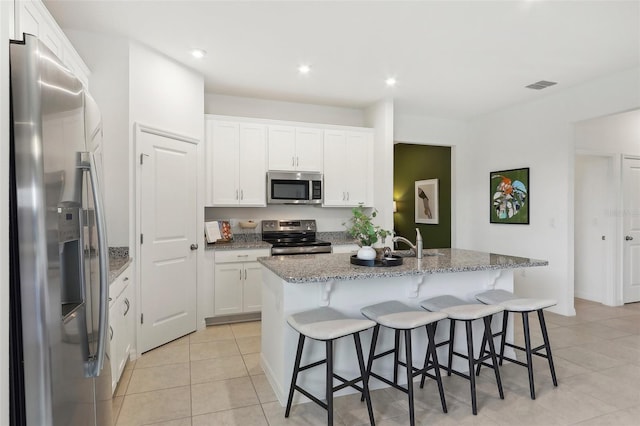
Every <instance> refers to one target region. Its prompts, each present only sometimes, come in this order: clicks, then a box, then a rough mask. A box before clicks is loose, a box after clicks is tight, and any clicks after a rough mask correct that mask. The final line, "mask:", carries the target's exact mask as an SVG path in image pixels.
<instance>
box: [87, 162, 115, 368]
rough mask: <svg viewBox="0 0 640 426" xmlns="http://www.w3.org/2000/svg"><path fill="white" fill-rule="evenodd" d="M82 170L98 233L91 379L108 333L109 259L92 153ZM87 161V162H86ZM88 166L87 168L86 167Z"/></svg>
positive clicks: (101, 355) (102, 352)
mask: <svg viewBox="0 0 640 426" xmlns="http://www.w3.org/2000/svg"><path fill="white" fill-rule="evenodd" d="M82 157H83V161H82V164H83V166H84V167H83V168H85V170H88V172H89V179H90V180H91V192H92V197H93V205H94V207H95V215H96V230H97V233H98V261H99V265H100V274H99V275H100V306H99V313H98V345H97V348H96V353H95V355H94V356H93V357H92V359H91V360H90V362H89V366H88V367H89V368H88V374H89V376H91V377H98V376H99V375H100V371H102V366H103V365H104V358H105V353H106V345H107V333H108V326H109V324H108V318H107V314H108V309H109V259H108V257H107V252H108V247H107V233H106V225H105V218H104V206H103V204H102V196H101V195H100V194H101V192H100V188H101V186H100V181H99V177H98V170H97V169H96V160H95V156H94V154H93V153H88V152H84V153H82ZM87 160H88V161H87ZM87 166H88V167H87Z"/></svg>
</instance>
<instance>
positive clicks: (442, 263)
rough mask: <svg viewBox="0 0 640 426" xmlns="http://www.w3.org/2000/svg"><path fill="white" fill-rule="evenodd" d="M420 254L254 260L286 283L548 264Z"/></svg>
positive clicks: (456, 252) (447, 252)
mask: <svg viewBox="0 0 640 426" xmlns="http://www.w3.org/2000/svg"><path fill="white" fill-rule="evenodd" d="M424 254H425V255H424V258H423V259H416V258H415V257H406V258H404V259H403V264H402V265H400V266H393V267H368V266H358V265H352V264H351V263H350V260H349V258H350V256H351V254H349V253H334V254H318V255H299V256H271V257H261V258H258V261H259V262H260V263H261V264H262V265H264V266H265V267H266V268H268V269H270V270H271V271H273V272H274V273H275V274H276V275H278V276H279V277H280V278H282V279H283V280H285V281H287V282H290V283H313V282H326V281H330V280H358V279H367V278H383V277H401V276H412V275H423V274H432V273H447V272H466V271H486V270H497V269H516V268H526V267H532V266H545V265H548V264H549V262H548V261H546V260H538V259H530V258H526V257H517V256H507V255H503V254H495V253H485V252H479V251H473V250H462V249H433V250H425V251H424Z"/></svg>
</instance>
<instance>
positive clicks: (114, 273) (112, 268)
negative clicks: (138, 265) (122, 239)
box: [109, 247, 132, 284]
mask: <svg viewBox="0 0 640 426" xmlns="http://www.w3.org/2000/svg"><path fill="white" fill-rule="evenodd" d="M131 261H132V259H131V258H130V257H129V247H109V284H111V283H113V282H114V281H115V280H116V279H117V278H118V277H119V276H120V274H121V273H123V272H124V270H125V269H127V266H129V265H130V264H131Z"/></svg>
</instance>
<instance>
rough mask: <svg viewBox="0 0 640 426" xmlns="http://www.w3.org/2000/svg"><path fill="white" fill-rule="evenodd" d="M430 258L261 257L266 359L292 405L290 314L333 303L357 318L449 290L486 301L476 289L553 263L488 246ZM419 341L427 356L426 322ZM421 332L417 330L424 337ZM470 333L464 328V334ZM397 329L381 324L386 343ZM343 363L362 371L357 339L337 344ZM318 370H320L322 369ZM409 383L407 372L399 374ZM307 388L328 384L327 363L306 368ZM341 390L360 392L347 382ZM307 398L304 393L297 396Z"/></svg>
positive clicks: (317, 354) (352, 373)
mask: <svg viewBox="0 0 640 426" xmlns="http://www.w3.org/2000/svg"><path fill="white" fill-rule="evenodd" d="M424 254H425V256H424V258H423V259H420V260H418V259H416V258H415V257H406V258H403V265H401V266H395V267H366V266H357V265H352V264H351V263H350V261H349V258H350V256H351V255H350V254H349V253H335V254H317V255H301V256H272V257H261V258H259V259H258V260H259V262H260V263H261V264H262V265H263V268H262V283H263V284H262V338H261V339H262V340H261V345H262V346H261V348H262V353H261V365H262V366H263V369H264V371H265V374H266V377H267V380H268V381H269V383H270V384H271V386H272V388H273V390H274V392H275V394H276V396H277V398H278V400H279V402H280V403H281V404H282V405H284V404H285V402H286V397H287V395H288V392H289V386H290V383H291V372H292V371H293V363H294V359H295V354H296V342H297V339H298V334H297V333H296V332H295V330H293V328H291V327H290V326H289V325H288V324H287V317H289V315H291V314H293V313H296V312H301V311H306V310H310V309H314V308H317V307H318V306H330V307H332V308H335V309H337V310H339V311H341V312H343V313H345V314H346V315H349V316H352V317H354V318H358V317H361V313H360V309H362V308H363V307H365V306H368V305H372V304H376V303H380V302H383V301H388V300H399V301H401V302H403V303H406V304H408V305H410V306H412V307H414V308H415V309H421V308H420V302H421V301H422V300H425V299H428V298H430V297H435V296H441V295H452V296H456V297H458V298H460V299H462V300H464V301H466V302H468V303H478V302H477V300H476V299H475V295H476V294H478V293H481V292H483V291H485V290H489V289H500V290H507V291H513V284H514V269H517V268H525V267H538V266H545V265H547V264H548V262H547V261H546V260H538V259H530V258H524V257H518V256H508V255H502V254H495V253H484V252H478V251H472V250H462V249H437V250H425V251H424ZM509 321H510V324H509V327H508V329H507V341H509V342H513V325H512V321H513V320H512V319H510V320H509ZM500 323H501V318H500V316H499V315H497V316H496V317H495V318H493V326H494V327H495V328H496V329H497V328H499V327H500ZM472 327H473V339H474V342H475V345H476V347H479V346H480V343H481V339H482V332H481V327H480V322H478V321H474V324H473V325H472ZM415 333H416V334H417V335H416V339H415V340H414V341H413V344H412V351H413V359H424V354H425V351H426V339H425V338H424V329H422V330H416V331H415ZM448 333H449V322H448V321H441V322H440V323H439V325H438V328H437V331H436V341H438V342H439V341H443V340H445V339H446V338H447V336H448ZM418 336H419V337H420V338H417V337H418ZM462 337H464V336H462ZM462 337H461V338H460V339H457V338H456V341H455V343H454V350H456V351H458V352H464V351H465V350H466V342H465V339H464V338H462ZM361 339H362V345H363V347H369V345H370V341H371V332H370V331H366V332H363V333H361ZM309 340H310V341H309V343H308V345H305V357H307V359H320V358H322V357H323V355H324V344H323V343H322V342H316V341H313V340H311V339H309ZM393 341H394V333H393V331H392V330H389V329H385V328H383V329H382V330H381V331H380V336H379V342H378V344H379V345H380V347H384V348H389V347H392V346H393ZM446 352H447V348H445V347H441V348H439V349H438V357H439V358H440V360H441V362H442V360H446V359H447V353H446ZM505 354H506V355H507V356H512V357H513V356H515V354H514V353H513V349H511V348H506V352H505ZM334 355H335V363H336V365H340V366H341V367H340V368H341V372H340V374H341V375H342V376H343V377H346V378H351V377H356V376H357V375H359V367H358V363H357V360H356V357H355V356H354V355H353V346H352V345H349V344H346V342H345V344H344V345H343V344H340V343H339V344H337V345H336V346H335V352H334ZM392 361H393V360H392V358H391V357H387V358H381V359H379V360H378V361H376V369H377V370H378V371H380V372H382V373H381V374H382V375H383V376H386V377H392V376H393V362H392ZM453 366H454V368H455V369H457V370H458V371H461V372H464V371H466V370H467V369H468V364H467V363H466V362H465V361H464V360H461V359H457V358H455V359H454V360H453ZM316 370H317V371H316ZM398 380H399V382H400V383H404V381H406V378H404V377H402V374H401V376H400V377H399V378H398ZM305 382H306V383H307V384H308V387H307V390H308V391H310V392H311V393H312V394H318V395H322V394H323V392H324V371H323V370H322V369H311V370H309V371H308V372H305ZM369 386H370V388H371V389H377V388H381V387H386V386H387V385H386V384H384V383H383V382H381V381H378V380H376V379H372V380H371V382H370V384H369ZM341 392H352V390H351V389H345V390H343V391H341ZM296 401H297V402H301V399H297V400H296Z"/></svg>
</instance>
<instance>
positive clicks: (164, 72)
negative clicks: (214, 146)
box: [129, 43, 204, 140]
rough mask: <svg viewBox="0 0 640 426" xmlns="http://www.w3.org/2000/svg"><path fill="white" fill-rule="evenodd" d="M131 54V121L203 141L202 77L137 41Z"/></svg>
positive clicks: (131, 46) (133, 44)
mask: <svg viewBox="0 0 640 426" xmlns="http://www.w3.org/2000/svg"><path fill="white" fill-rule="evenodd" d="M129 54H130V56H129V65H130V68H129V82H130V83H129V87H130V93H129V102H130V114H131V124H133V123H136V122H137V123H140V124H144V125H146V126H151V127H155V128H159V129H164V130H169V131H171V132H174V133H178V134H181V135H184V136H189V137H191V138H194V139H199V140H202V136H203V132H204V80H203V78H202V76H201V75H200V74H198V73H196V72H195V71H193V70H190V69H188V68H186V67H185V66H184V65H182V64H179V63H177V62H175V61H173V60H171V59H169V58H167V57H166V56H163V55H161V54H159V53H157V52H154V51H153V50H151V49H149V48H146V47H144V46H142V45H139V44H136V43H131V45H130V49H129ZM132 127H133V126H132ZM132 127H131V128H132Z"/></svg>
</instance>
